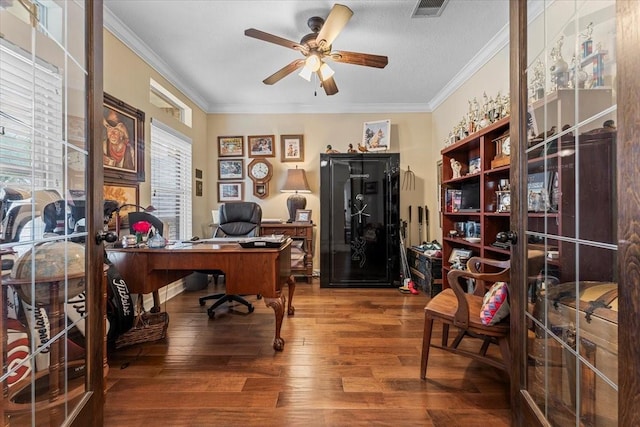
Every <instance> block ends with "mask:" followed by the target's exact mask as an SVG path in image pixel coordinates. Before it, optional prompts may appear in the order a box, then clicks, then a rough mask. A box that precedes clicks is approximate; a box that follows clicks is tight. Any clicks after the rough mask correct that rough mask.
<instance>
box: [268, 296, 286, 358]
mask: <svg viewBox="0 0 640 427" xmlns="http://www.w3.org/2000/svg"><path fill="white" fill-rule="evenodd" d="M285 299H286V298H285V297H284V295H281V296H279V297H278V298H265V299H264V303H265V305H266V306H267V307H271V308H273V312H274V313H275V315H276V337H275V338H274V339H273V349H274V350H276V351H282V349H284V340H283V339H282V337H281V336H280V328H281V327H282V318H283V317H284V303H285Z"/></svg>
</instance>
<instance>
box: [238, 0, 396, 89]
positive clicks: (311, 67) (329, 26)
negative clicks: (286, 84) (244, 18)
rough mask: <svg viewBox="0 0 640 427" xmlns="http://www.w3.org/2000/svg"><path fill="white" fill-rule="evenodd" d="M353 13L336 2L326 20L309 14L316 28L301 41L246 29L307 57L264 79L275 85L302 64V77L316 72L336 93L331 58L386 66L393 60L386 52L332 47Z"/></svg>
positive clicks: (265, 81) (309, 77) (260, 37)
mask: <svg viewBox="0 0 640 427" xmlns="http://www.w3.org/2000/svg"><path fill="white" fill-rule="evenodd" d="M351 16H353V11H352V10H351V9H349V8H348V7H347V6H343V5H341V4H335V5H334V6H333V8H332V9H331V12H329V16H327V19H326V20H324V19H322V18H320V17H318V16H314V17H312V18H309V20H308V21H307V25H308V26H309V28H310V29H311V31H312V32H311V33H309V34H307V35H306V36H304V37H302V40H300V43H296V42H294V41H291V40H287V39H284V38H282V37H278V36H274V35H273V34H269V33H265V32H264V31H260V30H256V29H255V28H249V29H248V30H246V31H245V32H244V35H245V36H249V37H253V38H256V39H259V40H264V41H266V42H270V43H275V44H277V45H280V46H284V47H288V48H289V49H294V50H297V51H299V52H300V53H302V55H303V56H304V59H296V60H295V61H293V62H291V63H290V64H288V65H285V66H284V67H282V68H281V69H280V70H278V71H276V72H275V73H273V74H272V75H270V76H269V77H267V78H266V79H264V80H263V81H262V82H263V83H264V84H267V85H272V84H274V83H277V82H278V81H280V80H281V79H282V78H284V77H286V76H288V75H289V74H291V73H293V72H294V71H296V70H297V69H299V68H302V70H301V71H300V73H299V75H300V77H302V78H304V79H306V80H307V81H311V76H312V75H313V73H314V72H315V73H316V74H317V75H318V78H319V79H320V81H321V85H322V87H323V88H324V91H325V93H326V94H327V95H335V94H336V93H338V86H336V82H335V81H334V80H333V74H334V71H333V70H332V69H331V68H330V67H329V65H328V64H327V63H326V60H327V59H330V60H332V61H335V62H344V63H347V64H355V65H363V66H366V67H375V68H384V67H385V66H386V65H387V63H388V61H389V60H388V58H387V57H386V56H380V55H371V54H368V53H358V52H347V51H344V50H331V47H332V46H331V44H332V43H333V41H334V40H335V39H336V37H337V36H338V34H340V31H342V29H343V28H344V27H345V25H347V22H349V19H351Z"/></svg>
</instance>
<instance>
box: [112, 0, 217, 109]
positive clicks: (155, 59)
mask: <svg viewBox="0 0 640 427" xmlns="http://www.w3.org/2000/svg"><path fill="white" fill-rule="evenodd" d="M104 27H105V28H106V29H107V30H108V31H109V32H110V33H111V34H113V35H114V36H115V37H117V38H118V39H119V40H120V41H121V42H122V43H124V44H125V45H126V46H127V47H128V48H129V49H131V50H132V51H133V52H134V53H136V54H137V55H138V56H139V57H140V58H142V59H143V60H144V61H145V62H146V63H147V64H148V65H149V66H150V67H151V68H153V69H154V70H156V71H157V72H158V73H160V75H161V76H162V77H164V78H165V79H167V80H168V81H169V83H171V84H172V85H174V86H175V87H176V88H177V89H178V90H179V91H180V92H182V93H183V94H184V95H185V96H186V97H187V98H189V100H190V101H191V102H193V103H194V104H196V105H197V106H198V107H199V108H200V109H202V110H203V111H207V109H208V108H207V107H208V104H207V101H206V100H205V99H203V98H202V97H201V96H200V95H198V94H197V92H196V91H195V90H193V89H192V88H191V87H189V86H187V85H185V84H184V82H183V81H182V80H181V79H180V77H179V76H178V75H177V74H176V72H175V71H174V70H173V69H172V68H171V67H170V66H169V65H168V64H167V63H166V62H165V61H164V60H163V59H162V58H160V57H159V56H158V55H156V54H155V52H153V50H151V48H150V47H149V46H148V45H147V44H146V43H144V42H143V41H142V40H140V38H139V37H138V36H136V35H135V34H134V33H133V32H131V30H130V29H129V27H127V26H126V25H125V24H124V23H123V22H122V21H121V20H120V19H118V17H117V16H116V15H114V14H113V12H111V11H110V10H109V8H108V7H107V6H105V7H104Z"/></svg>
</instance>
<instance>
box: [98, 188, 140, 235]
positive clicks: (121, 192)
mask: <svg viewBox="0 0 640 427" xmlns="http://www.w3.org/2000/svg"><path fill="white" fill-rule="evenodd" d="M103 192H104V199H105V200H115V201H116V202H118V206H122V205H129V204H131V205H139V204H140V195H139V190H138V184H112V183H105V184H104V186H103ZM136 211H138V208H136V207H135V206H126V207H124V208H122V209H121V210H120V211H119V213H114V214H113V215H112V216H111V219H110V220H109V224H108V226H109V230H115V229H116V217H115V216H116V215H120V219H119V221H120V229H123V228H124V229H127V230H128V229H129V212H136Z"/></svg>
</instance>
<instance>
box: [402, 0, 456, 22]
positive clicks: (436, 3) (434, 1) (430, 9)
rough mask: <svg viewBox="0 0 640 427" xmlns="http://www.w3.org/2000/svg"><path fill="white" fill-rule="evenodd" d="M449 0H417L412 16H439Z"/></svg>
mask: <svg viewBox="0 0 640 427" xmlns="http://www.w3.org/2000/svg"><path fill="white" fill-rule="evenodd" d="M448 2H449V0H418V4H417V5H416V8H415V9H414V10H413V14H412V15H411V17H412V18H424V17H429V18H434V17H437V16H440V15H441V14H442V11H443V10H444V8H445V6H446V5H447V3H448Z"/></svg>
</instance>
